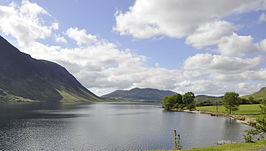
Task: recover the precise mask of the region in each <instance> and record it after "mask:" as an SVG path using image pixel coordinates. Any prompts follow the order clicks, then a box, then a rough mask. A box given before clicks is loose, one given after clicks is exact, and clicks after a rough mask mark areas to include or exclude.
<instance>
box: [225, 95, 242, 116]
mask: <svg viewBox="0 0 266 151" xmlns="http://www.w3.org/2000/svg"><path fill="white" fill-rule="evenodd" d="M239 100H240V99H239V94H238V93H235V92H227V93H225V95H224V97H223V104H224V107H225V108H226V110H227V111H228V112H229V114H232V111H236V110H238V106H239Z"/></svg>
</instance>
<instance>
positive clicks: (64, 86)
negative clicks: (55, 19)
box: [0, 36, 101, 102]
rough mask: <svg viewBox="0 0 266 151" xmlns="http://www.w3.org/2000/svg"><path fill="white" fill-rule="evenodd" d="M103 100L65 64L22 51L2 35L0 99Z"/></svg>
mask: <svg viewBox="0 0 266 151" xmlns="http://www.w3.org/2000/svg"><path fill="white" fill-rule="evenodd" d="M36 100H37V101H50V102H51V101H52V102H58V101H61V102H80V101H88V102H91V101H101V99H100V98H99V97H97V96H96V95H94V94H93V93H92V92H90V91H89V90H87V89H86V88H85V87H84V86H82V85H81V84H80V83H79V82H78V81H77V80H76V78H75V77H74V76H73V75H71V74H70V73H69V72H68V71H67V70H66V69H65V68H64V67H62V66H60V65H58V64H56V63H53V62H50V61H45V60H37V59H34V58H32V57H31V56H30V55H28V54H25V53H22V52H20V51H19V50H18V49H17V48H15V47H14V46H12V45H11V44H10V43H9V42H8V41H6V40H5V39H4V38H3V37H1V36H0V101H2V102H3V101H5V102H7V101H36Z"/></svg>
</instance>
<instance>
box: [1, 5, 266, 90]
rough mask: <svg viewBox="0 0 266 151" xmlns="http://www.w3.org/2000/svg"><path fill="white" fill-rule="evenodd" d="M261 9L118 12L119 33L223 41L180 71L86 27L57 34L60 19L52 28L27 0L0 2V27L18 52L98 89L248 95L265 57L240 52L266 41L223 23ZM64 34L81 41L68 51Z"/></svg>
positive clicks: (199, 43) (199, 42)
mask: <svg viewBox="0 0 266 151" xmlns="http://www.w3.org/2000/svg"><path fill="white" fill-rule="evenodd" d="M192 3H193V5H192ZM206 4H208V5H206ZM207 6H211V7H207ZM264 6H265V0H253V1H251V0H235V1H229V0H224V1H215V2H214V1H213V0H201V1H198V0H151V1H149V2H147V1H145V0H136V4H135V5H134V6H133V7H132V8H130V10H129V11H128V12H126V13H118V14H117V15H116V20H117V26H116V27H115V28H114V29H115V30H117V31H119V32H121V34H132V35H133V36H135V37H139V38H149V37H152V36H157V35H167V36H170V37H177V38H179V37H183V36H188V38H187V40H186V41H187V43H189V44H192V45H193V46H194V47H196V48H203V47H205V46H210V45H216V44H217V45H218V48H217V49H216V51H217V52H218V53H220V54H221V55H212V54H196V55H195V56H191V57H189V58H187V59H186V61H185V62H184V66H183V68H181V69H180V70H178V69H176V70H170V69H166V68H163V67H160V66H159V65H158V66H156V67H148V66H147V65H146V64H147V58H146V57H145V56H142V55H138V54H135V53H133V52H132V51H131V50H130V49H125V50H121V49H119V48H118V47H117V46H116V45H115V44H114V43H112V42H108V41H107V40H104V39H100V38H99V37H97V36H95V35H93V34H90V33H88V32H87V31H86V30H85V29H79V28H77V27H75V28H69V29H67V31H66V32H64V33H60V32H59V31H58V30H59V24H58V23H57V22H51V21H50V23H49V25H48V24H47V22H46V20H42V16H43V15H45V16H46V17H47V16H48V18H52V17H51V16H50V14H49V13H48V12H47V11H45V10H44V9H43V8H42V7H40V6H39V5H37V4H35V3H31V2H29V1H25V0H24V1H23V2H22V3H21V5H16V3H12V4H10V5H9V6H0V31H2V32H4V33H5V34H8V35H10V36H13V37H15V38H16V40H17V41H18V43H19V46H20V49H21V50H22V51H24V52H26V53H29V54H30V55H31V56H32V57H34V58H38V59H46V60H50V61H54V62H57V63H59V64H61V65H63V66H64V67H66V68H67V69H68V70H69V71H70V72H71V73H72V74H73V75H74V76H75V77H76V78H77V79H78V80H79V81H80V82H81V83H82V84H83V85H84V86H86V87H87V88H88V89H90V90H91V89H92V90H93V91H94V92H97V94H101V93H106V92H109V91H112V90H115V89H128V88H133V87H151V88H158V89H171V90H175V91H176V92H186V91H193V92H195V93H197V94H215V95H220V94H223V93H224V92H226V91H238V92H240V93H243V94H247V93H250V90H255V89H259V88H260V87H262V86H265V85H264V84H263V83H262V82H261V84H260V82H259V83H258V82H257V83H256V82H254V83H252V82H253V81H266V79H265V77H264V75H265V69H260V65H261V63H262V61H263V59H264V58H262V57H253V58H247V57H246V58H240V57H239V56H244V55H246V54H250V53H252V52H263V51H266V39H265V40H262V41H260V42H257V43H254V42H253V38H252V37H251V36H239V35H237V34H232V33H233V30H234V29H235V27H234V25H233V24H232V23H229V22H227V21H219V20H221V19H220V17H221V16H222V17H223V16H226V15H228V14H230V13H232V12H241V11H248V10H257V9H262V8H264ZM195 7H197V9H196V8H195ZM55 30H56V33H55ZM51 35H53V38H54V39H55V41H56V42H61V43H66V45H64V46H61V45H60V46H59V45H57V43H54V44H49V45H48V44H45V43H41V42H37V40H38V39H45V38H47V37H49V36H51ZM62 35H63V36H62ZM66 35H67V36H68V37H69V38H70V39H72V40H74V41H75V42H76V43H77V45H75V46H71V48H70V47H69V45H68V44H69V43H68V42H69V41H70V39H69V38H68V39H67V40H68V41H67V40H66V39H65V37H66ZM49 38H50V37H49ZM234 56H238V57H234ZM248 80H252V82H249V81H248Z"/></svg>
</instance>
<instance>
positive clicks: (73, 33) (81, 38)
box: [66, 28, 97, 46]
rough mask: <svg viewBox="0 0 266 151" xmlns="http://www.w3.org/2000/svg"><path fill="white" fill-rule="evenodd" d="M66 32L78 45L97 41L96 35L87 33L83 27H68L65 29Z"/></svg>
mask: <svg viewBox="0 0 266 151" xmlns="http://www.w3.org/2000/svg"><path fill="white" fill-rule="evenodd" d="M66 34H67V36H68V37H69V38H71V39H73V40H75V41H76V42H77V45H79V46H81V45H84V44H87V45H88V44H94V43H95V42H97V38H96V36H94V35H91V34H87V31H86V30H85V29H81V30H79V29H78V28H69V29H68V30H67V31H66Z"/></svg>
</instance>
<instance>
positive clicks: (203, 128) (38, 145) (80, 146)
mask: <svg viewBox="0 0 266 151" xmlns="http://www.w3.org/2000/svg"><path fill="white" fill-rule="evenodd" d="M248 128H249V127H248V126H246V125H242V124H239V123H236V122H235V121H233V120H230V119H227V118H223V117H212V116H210V115H204V114H193V113H183V112H163V110H162V109H161V108H160V106H159V105H158V104H151V103H146V104H144V103H96V104H89V105H78V106H62V105H59V104H50V105H47V104H31V105H5V106H4V105H1V106H0V150H20V151H26V150H27V151H37V150H45V151H46V150H47V151H52V150H58V151H70V150H71V151H72V150H74V151H87V150H91V151H129V150H132V151H135V150H148V149H172V148H173V144H174V143H173V130H174V129H176V130H177V133H179V134H180V135H181V142H182V146H183V148H185V149H186V148H194V147H202V146H210V145H215V144H216V143H217V141H218V140H234V141H241V140H242V135H243V131H244V130H245V129H248Z"/></svg>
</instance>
